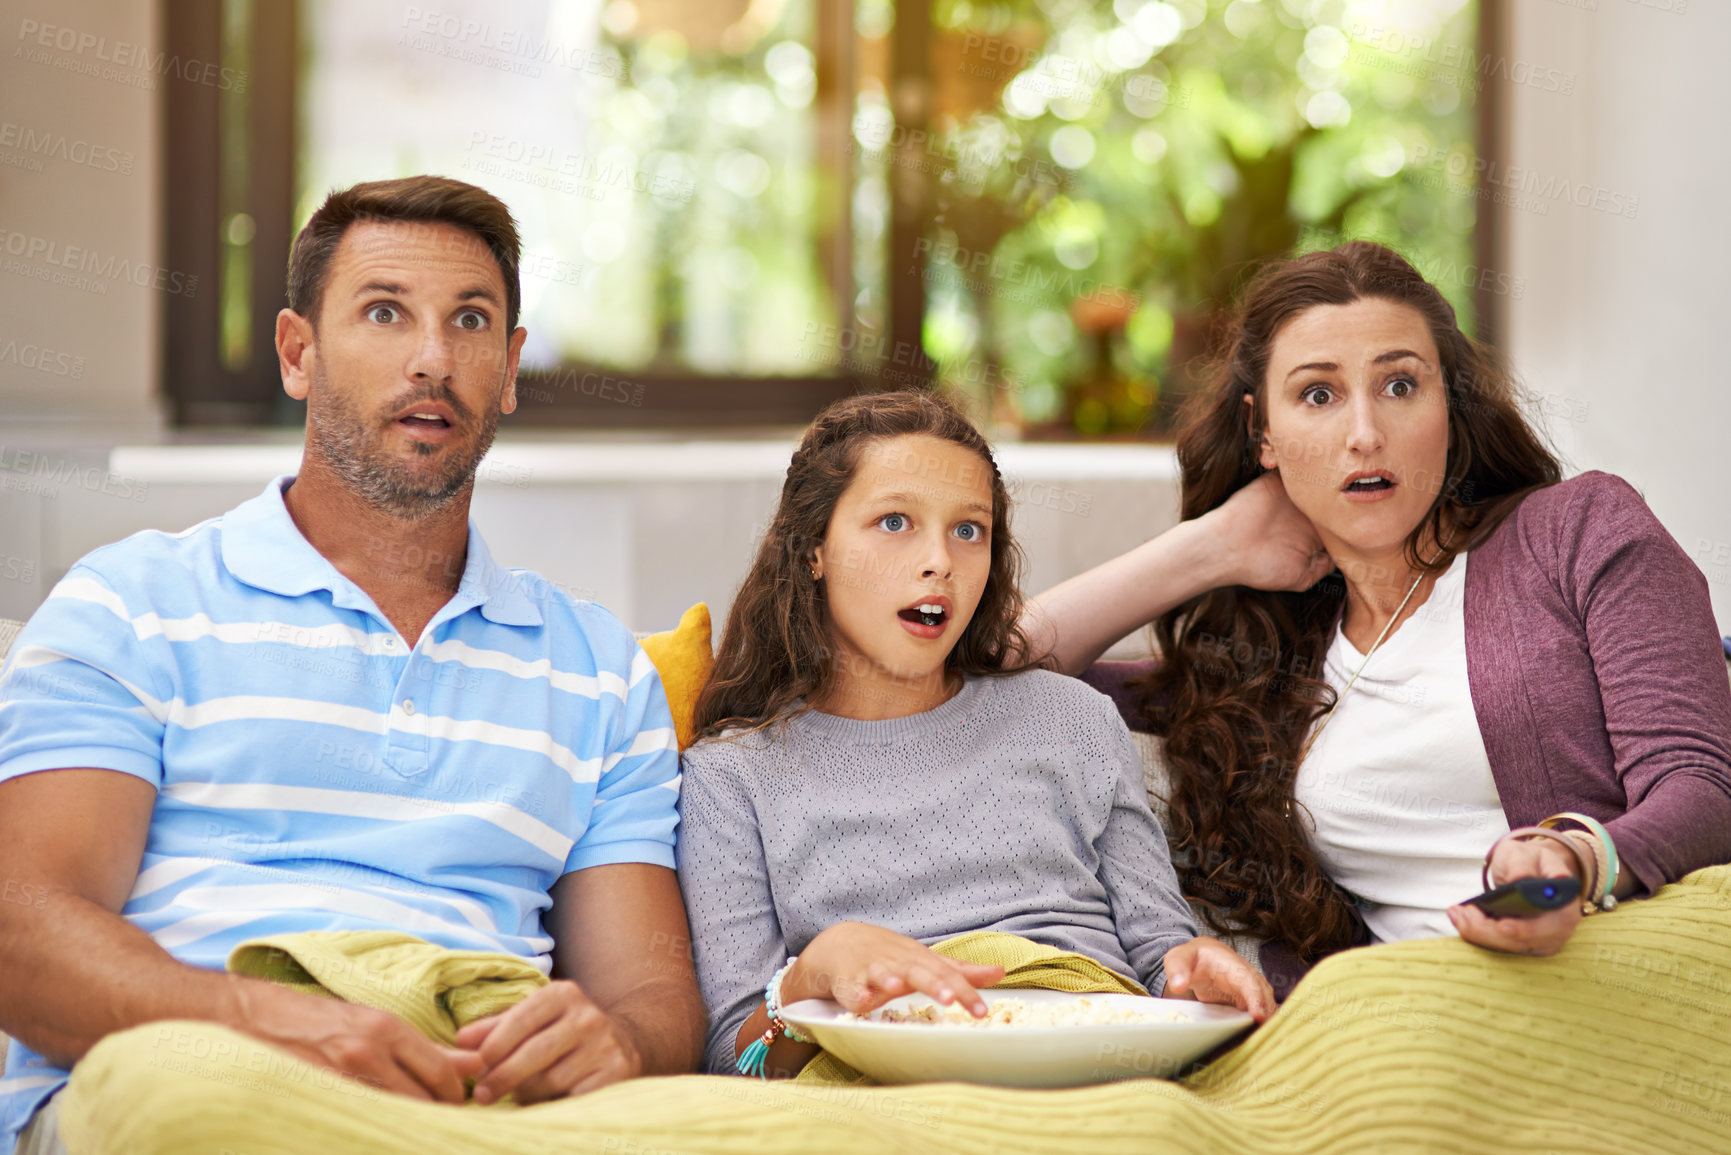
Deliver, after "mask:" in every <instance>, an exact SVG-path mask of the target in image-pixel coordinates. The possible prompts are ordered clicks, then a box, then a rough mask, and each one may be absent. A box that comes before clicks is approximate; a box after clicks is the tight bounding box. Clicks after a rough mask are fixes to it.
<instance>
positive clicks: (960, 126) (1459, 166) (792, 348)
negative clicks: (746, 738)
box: [164, 0, 1501, 437]
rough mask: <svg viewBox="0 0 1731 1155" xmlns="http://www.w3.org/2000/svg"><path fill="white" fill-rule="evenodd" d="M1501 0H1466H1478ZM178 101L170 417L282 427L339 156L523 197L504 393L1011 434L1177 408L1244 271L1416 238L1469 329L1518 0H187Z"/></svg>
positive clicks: (172, 147) (1149, 420)
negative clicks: (208, 73)
mask: <svg viewBox="0 0 1731 1155" xmlns="http://www.w3.org/2000/svg"><path fill="white" fill-rule="evenodd" d="M1481 7H1482V8H1483V9H1484V13H1483V18H1482V19H1481V11H1480V9H1481ZM167 9H168V15H167V21H168V25H167V32H168V39H169V47H170V49H171V50H179V51H181V52H182V53H183V54H187V55H193V56H199V57H200V58H202V59H218V58H220V60H221V61H222V63H223V65H224V66H225V67H228V68H231V69H233V70H234V74H235V75H237V76H242V77H246V78H247V81H246V83H242V84H236V85H233V86H230V88H228V89H214V88H206V87H202V86H176V88H177V89H179V88H185V89H192V88H195V87H197V88H199V90H198V91H171V92H170V93H169V95H168V109H167V115H168V132H167V151H168V158H167V160H168V169H169V172H170V173H171V174H172V175H171V177H170V182H171V190H170V192H171V195H170V198H169V201H170V203H169V210H168V221H167V244H168V247H169V250H170V256H171V258H172V263H174V265H175V267H179V268H188V269H191V270H193V271H198V272H204V273H206V274H207V275H209V276H210V277H211V278H212V280H213V281H214V282H215V283H217V284H218V286H219V292H218V293H217V294H214V295H213V299H210V300H206V299H204V298H201V299H199V300H197V301H191V302H187V301H176V302H173V303H172V304H171V307H170V313H169V316H168V319H167V325H168V332H167V334H166V338H167V339H166V340H165V343H164V344H165V354H164V355H165V361H166V371H165V380H166V381H167V382H168V383H169V387H170V392H171V395H172V397H173V400H174V402H175V412H176V415H177V419H178V420H179V421H180V422H181V423H183V424H188V425H212V424H258V423H270V422H277V423H296V422H298V421H299V420H300V407H299V406H298V405H295V404H294V403H293V402H290V401H289V400H288V399H287V398H285V397H283V396H282V394H281V390H280V387H279V385H278V374H277V368H276V361H275V354H274V350H273V349H272V347H271V335H272V332H273V328H274V315H275V313H276V311H277V309H278V308H280V307H281V304H282V281H283V270H284V268H285V265H286V261H287V252H288V245H289V241H290V239H291V237H292V234H293V231H294V230H295V229H296V228H298V226H299V224H300V223H302V222H303V221H304V220H305V218H306V216H307V215H308V214H309V213H310V212H311V211H312V209H313V208H314V207H315V206H316V205H317V203H318V201H319V200H320V199H321V198H322V197H323V195H324V194H325V192H326V191H328V190H329V189H330V188H332V187H336V186H340V185H344V184H348V183H351V182H354V181H357V180H365V179H376V178H380V177H387V176H397V175H403V174H407V173H413V172H441V173H445V174H446V175H450V176H455V177H458V178H460V179H465V180H469V181H472V182H473V183H476V184H479V185H481V186H483V187H485V188H488V189H490V190H491V191H493V192H494V193H495V194H497V195H499V196H500V197H501V198H502V199H503V200H505V202H506V203H507V204H509V205H510V206H511V208H512V210H513V212H514V213H515V214H516V215H517V217H518V219H519V221H520V223H521V224H522V226H523V233H524V237H525V252H524V259H523V300H524V322H523V323H524V324H525V325H526V326H527V327H528V329H529V331H530V341H529V345H528V346H527V348H526V350H525V358H524V364H525V374H524V378H523V381H522V383H521V390H520V393H521V399H522V402H523V404H522V406H521V408H520V409H519V412H518V414H517V415H515V416H514V417H513V418H512V419H511V421H512V422H513V423H516V424H535V423H544V424H578V425H584V426H591V427H594V426H652V425H680V426H696V427H713V426H717V425H736V426H737V425H761V424H772V423H796V422H801V421H804V420H806V419H808V418H809V417H810V416H811V415H812V414H814V413H815V412H816V411H817V410H818V409H819V408H821V407H822V406H823V405H824V404H826V403H827V402H828V401H830V400H831V399H833V398H835V397H837V396H842V395H846V394H848V393H851V392H853V391H855V390H857V389H860V388H895V387H906V386H924V385H929V384H935V385H937V386H939V387H941V388H944V389H946V390H949V391H951V392H953V393H955V394H956V395H958V396H960V397H963V398H965V399H966V401H967V402H968V404H969V405H970V407H971V408H972V410H973V412H974V413H975V415H976V416H977V417H979V418H981V419H982V420H983V421H984V422H986V423H987V424H989V425H990V426H992V427H994V429H995V430H996V431H998V432H999V433H1010V434H1020V435H1026V436H1060V437H1074V436H1077V435H1083V436H1148V435H1150V434H1153V435H1158V434H1159V433H1160V432H1161V431H1162V430H1163V429H1164V428H1165V427H1166V425H1167V423H1168V422H1169V420H1170V417H1171V414H1172V412H1173V409H1174V407H1175V405H1176V403H1177V401H1178V400H1179V399H1181V397H1182V396H1183V394H1184V392H1185V390H1186V389H1187V388H1188V387H1189V383H1190V377H1189V374H1190V372H1191V367H1192V365H1193V364H1194V359H1195V358H1196V356H1197V355H1198V354H1200V353H1201V352H1202V351H1203V350H1204V346H1205V345H1206V342H1207V340H1208V338H1209V336H1210V335H1211V334H1212V333H1213V332H1214V331H1215V328H1216V326H1217V323H1218V315H1219V314H1218V310H1219V302H1221V301H1223V300H1226V299H1228V298H1229V297H1230V295H1231V293H1232V291H1233V290H1234V288H1235V287H1236V285H1237V284H1238V283H1239V282H1240V280H1241V278H1242V277H1243V276H1244V275H1245V274H1246V273H1247V272H1248V270H1249V269H1250V268H1251V267H1253V265H1254V264H1255V263H1256V262H1257V261H1259V260H1261V259H1264V258H1266V257H1268V256H1272V255H1275V254H1278V253H1281V252H1286V251H1289V250H1291V249H1293V248H1306V247H1317V246H1321V245H1328V244H1334V243H1338V241H1339V240H1341V239H1345V238H1347V237H1369V238H1373V239H1380V240H1385V241H1387V242H1389V243H1392V244H1394V245H1395V247H1397V248H1400V249H1402V250H1403V251H1404V252H1406V253H1407V254H1408V256H1409V257H1411V258H1412V259H1413V260H1414V261H1415V263H1417V264H1418V265H1419V266H1420V268H1421V269H1423V270H1424V271H1425V272H1426V273H1427V274H1428V275H1430V276H1431V277H1432V278H1433V279H1434V280H1436V281H1438V282H1439V283H1440V284H1441V285H1442V286H1443V288H1444V290H1445V292H1448V293H1449V294H1450V296H1451V299H1453V300H1454V301H1455V302H1456V305H1457V308H1458V309H1459V310H1460V312H1461V314H1462V316H1463V319H1474V320H1475V321H1476V323H1477V324H1478V325H1479V327H1480V329H1481V331H1483V330H1485V329H1487V328H1490V327H1492V326H1493V325H1494V320H1495V305H1496V298H1495V295H1494V293H1487V292H1485V291H1484V290H1483V287H1482V286H1481V285H1480V284H1479V281H1480V280H1482V278H1478V277H1477V276H1476V272H1475V270H1478V269H1481V268H1483V267H1487V266H1489V267H1494V262H1489V261H1487V260H1486V259H1485V257H1486V254H1487V252H1494V249H1490V248H1487V246H1489V245H1490V244H1492V243H1493V242H1494V241H1495V239H1496V229H1495V218H1494V215H1493V214H1488V213H1481V212H1480V211H1479V208H1480V206H1481V204H1483V203H1484V202H1482V201H1480V200H1479V198H1478V191H1479V190H1478V188H1477V186H1476V184H1475V182H1474V177H1473V174H1474V173H1476V172H1477V171H1479V170H1480V169H1481V168H1482V167H1483V166H1482V165H1479V164H1478V163H1477V162H1478V158H1479V157H1480V156H1482V155H1483V154H1484V153H1485V151H1486V150H1487V149H1488V148H1489V147H1490V146H1493V145H1494V144H1495V143H1496V140H1497V138H1498V135H1499V134H1498V131H1497V124H1496V120H1495V108H1494V105H1495V104H1496V100H1495V96H1496V90H1497V87H1498V85H1499V84H1500V83H1501V81H1500V80H1499V78H1498V74H1497V70H1496V68H1495V66H1494V55H1493V54H1492V53H1491V51H1490V45H1492V44H1493V43H1494V32H1495V24H1496V21H1495V20H1494V19H1492V13H1493V11H1494V10H1497V9H1500V4H1498V3H1496V0H1483V3H1482V5H1481V4H1475V3H1471V2H1470V0H1411V2H1409V3H1403V4H1401V5H1387V4H1385V3H1382V0H1370V2H1366V0H1213V2H1210V0H1008V2H999V3H984V2H980V0H918V2H915V0H902V2H900V3H891V2H890V0H600V2H599V3H576V2H567V0H493V2H483V0H437V2H436V3H425V4H422V5H404V6H401V7H397V6H377V5H359V6H357V5H352V4H343V3H340V2H339V0H299V2H298V3H287V4H284V3H277V4H265V3H263V2H262V0H193V2H191V3H186V4H175V5H169V6H167Z"/></svg>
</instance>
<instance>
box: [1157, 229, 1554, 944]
mask: <svg viewBox="0 0 1731 1155" xmlns="http://www.w3.org/2000/svg"><path fill="white" fill-rule="evenodd" d="M1367 298H1369V299H1379V300H1386V301H1393V302H1396V303H1399V304H1402V305H1406V306H1409V307H1411V308H1412V309H1415V310H1416V311H1417V312H1418V313H1419V314H1420V315H1421V316H1423V317H1424V319H1425V322H1426V324H1427V326H1428V327H1429V329H1430V333H1431V336H1432V337H1433V338H1434V339H1435V341H1436V347H1437V352H1438V353H1439V355H1440V357H1441V368H1442V377H1443V382H1444V385H1445V396H1446V402H1447V405H1448V430H1449V447H1448V457H1447V467H1446V470H1445V476H1444V478H1443V479H1442V480H1441V483H1440V484H1439V485H1438V486H1437V496H1436V499H1435V500H1434V501H1433V502H1432V504H1431V506H1430V508H1429V510H1428V511H1427V512H1426V513H1425V515H1424V517H1423V518H1422V519H1421V521H1420V523H1419V524H1418V526H1416V527H1415V528H1414V529H1413V531H1412V533H1411V534H1410V535H1409V536H1408V537H1407V540H1406V560H1407V563H1408V564H1409V565H1410V566H1411V567H1412V568H1413V570H1414V572H1417V571H1419V570H1425V571H1429V572H1441V571H1442V570H1444V569H1446V568H1447V567H1448V565H1449V563H1450V562H1451V561H1453V559H1454V557H1455V556H1456V555H1457V554H1458V553H1460V552H1463V551H1465V550H1469V549H1471V548H1472V547H1473V546H1474V545H1476V544H1478V543H1479V542H1481V541H1483V540H1484V539H1485V537H1486V536H1487V535H1488V534H1489V533H1490V532H1491V530H1493V529H1494V528H1495V527H1496V525H1497V524H1498V522H1499V521H1500V520H1501V519H1502V518H1503V517H1504V516H1505V515H1506V514H1507V513H1508V512H1509V511H1510V510H1511V509H1513V508H1514V506H1515V505H1516V504H1517V503H1518V502H1519V501H1520V500H1521V498H1522V497H1523V496H1525V495H1526V494H1527V493H1528V492H1530V491H1532V490H1534V489H1536V488H1538V487H1541V486H1545V485H1550V484H1553V483H1555V482H1557V481H1559V480H1561V476H1562V473H1561V468H1560V466H1559V464H1558V462H1557V459H1556V457H1555V456H1554V455H1553V454H1552V452H1551V451H1550V450H1549V449H1548V448H1547V447H1546V445H1545V443H1544V441H1543V439H1542V438H1541V437H1540V436H1539V434H1538V433H1536V432H1535V431H1534V429H1533V428H1532V426H1531V425H1529V423H1528V422H1527V420H1526V418H1525V417H1524V416H1523V414H1522V412H1521V410H1520V407H1519V404H1518V400H1517V396H1516V389H1515V385H1514V382H1513V380H1512V379H1511V378H1510V376H1509V374H1508V373H1507V371H1506V370H1505V369H1504V368H1503V367H1502V366H1501V364H1500V363H1499V361H1498V360H1497V359H1496V357H1495V356H1494V355H1493V354H1492V353H1491V352H1490V350H1488V349H1487V348H1485V347H1484V346H1482V345H1480V344H1478V343H1477V342H1475V341H1474V340H1472V339H1471V338H1470V337H1468V336H1466V335H1465V334H1464V333H1462V332H1461V330H1460V326H1459V325H1458V324H1457V322H1456V320H1455V314H1454V309H1453V308H1452V307H1451V306H1450V305H1449V303H1448V301H1447V300H1446V299H1445V298H1444V297H1443V295H1442V294H1441V293H1440V292H1438V291H1437V289H1436V287H1435V286H1433V285H1431V284H1430V283H1429V282H1427V281H1426V280H1425V279H1424V277H1422V276H1421V275H1420V274H1419V273H1418V271H1417V270H1416V269H1414V268H1413V267H1412V266H1411V265H1410V264H1408V263H1407V262H1406V261H1405V260H1404V259H1403V258H1401V256H1400V255H1399V254H1397V253H1395V252H1393V251H1392V250H1390V249H1387V248H1384V247H1383V246H1381V245H1376V244H1370V243H1367V242H1363V241H1354V242H1352V243H1349V244H1345V245H1341V246H1340V247H1339V248H1336V249H1334V250H1332V251H1327V252H1315V253H1309V254H1306V255H1304V256H1300V257H1294V258H1288V259H1284V260H1281V261H1278V262H1276V263H1274V264H1272V265H1270V266H1268V267H1266V268H1264V269H1263V270H1261V271H1260V272H1259V273H1258V274H1257V275H1256V276H1255V277H1254V278H1253V279H1252V280H1251V282H1250V284H1249V286H1248V287H1247V289H1246V291H1245V292H1244V294H1243V296H1242V298H1241V305H1240V307H1239V309H1238V310H1237V314H1236V316H1235V318H1234V320H1233V323H1232V324H1231V326H1230V327H1229V328H1228V329H1227V331H1226V334H1225V337H1224V340H1223V343H1222V347H1221V349H1220V350H1219V351H1218V354H1217V356H1216V358H1215V360H1214V362H1213V364H1212V366H1211V372H1210V376H1209V383H1208V384H1207V386H1206V387H1205V388H1203V389H1201V390H1199V391H1198V393H1197V394H1196V395H1195V396H1193V397H1192V398H1191V400H1190V402H1189V404H1188V405H1187V406H1186V409H1185V410H1184V413H1183V415H1182V417H1181V419H1180V432H1179V434H1178V460H1179V466H1180V470H1181V481H1180V485H1181V501H1182V507H1183V513H1182V516H1183V517H1184V518H1186V519H1189V518H1193V517H1199V516H1201V515H1202V514H1204V513H1207V512H1208V511H1209V510H1211V509H1214V508H1216V507H1217V506H1219V505H1221V504H1222V503H1223V502H1225V501H1226V499H1227V498H1229V497H1231V496H1232V495H1233V494H1234V493H1236V492H1237V491H1238V490H1239V489H1241V488H1243V487H1244V486H1245V485H1248V484H1249V483H1250V482H1251V481H1253V480H1255V479H1256V477H1257V476H1258V475H1260V474H1261V473H1263V472H1264V470H1263V469H1262V466H1261V464H1260V462H1259V449H1260V445H1261V442H1262V438H1263V431H1264V430H1266V428H1267V424H1266V423H1267V390H1266V388H1265V378H1266V374H1267V368H1268V358H1269V351H1270V348H1271V346H1272V344H1273V342H1274V340H1275V338H1276V336H1277V335H1278V334H1279V333H1280V331H1281V329H1282V328H1283V327H1284V326H1285V325H1286V324H1287V322H1289V321H1291V320H1292V319H1293V318H1295V317H1297V316H1298V315H1299V314H1301V313H1303V312H1304V311H1305V310H1307V309H1311V308H1314V307H1316V306H1318V305H1345V304H1350V303H1352V302H1354V301H1358V300H1363V299H1367ZM1247 397H1248V398H1250V399H1251V406H1250V407H1249V408H1250V411H1251V412H1250V421H1249V428H1248V429H1247V423H1246V420H1245V417H1246V406H1245V404H1244V399H1245V398H1247ZM1437 542H1443V543H1446V544H1445V545H1444V548H1443V549H1442V551H1441V552H1440V553H1438V554H1437V555H1436V556H1434V557H1433V558H1430V559H1425V558H1421V557H1420V556H1419V550H1420V549H1421V548H1426V549H1429V548H1433V547H1432V546H1431V545H1429V544H1427V543H1437ZM1345 598H1346V585H1345V582H1344V581H1343V579H1342V578H1341V577H1340V575H1339V574H1338V573H1335V574H1333V575H1331V576H1330V577H1328V578H1326V579H1324V580H1323V581H1321V582H1319V583H1318V584H1317V585H1315V586H1313V587H1312V588H1310V589H1309V590H1306V591H1304V592H1302V593H1280V592H1266V591H1262V590H1254V589H1250V588H1248V587H1244V586H1233V587H1226V588H1223V589H1217V590H1213V591H1211V592H1209V593H1206V594H1203V595H1202V596H1200V597H1198V598H1195V599H1193V600H1191V601H1189V602H1187V603H1185V604H1183V605H1181V606H1178V607H1177V608H1175V609H1173V610H1171V611H1170V612H1168V613H1165V614H1163V615H1161V616H1160V617H1159V618H1158V619H1157V620H1156V621H1155V623H1154V626H1153V633H1154V641H1155V644H1156V646H1157V648H1158V651H1159V653H1160V654H1161V655H1162V656H1163V660H1162V661H1161V663H1160V665H1159V666H1158V668H1157V669H1156V670H1155V671H1154V673H1153V674H1152V676H1151V677H1150V678H1149V679H1147V681H1145V682H1144V683H1143V686H1142V689H1143V698H1142V709H1143V711H1144V714H1145V715H1146V718H1147V721H1148V722H1149V723H1150V729H1151V730H1153V732H1154V733H1156V734H1159V735H1160V736H1161V737H1163V738H1164V739H1165V760H1166V763H1167V766H1168V768H1169V771H1170V775H1171V779H1170V781H1171V785H1170V795H1169V797H1168V799H1167V802H1168V805H1169V812H1170V815H1171V819H1170V826H1171V829H1170V830H1169V831H1168V834H1169V836H1170V840H1171V845H1172V851H1173V861H1174V865H1175V866H1177V868H1178V873H1179V878H1180V881H1181V882H1182V884H1183V887H1184V891H1185V893H1186V895H1187V896H1188V897H1189V898H1190V899H1191V900H1192V901H1193V902H1195V903H1196V904H1197V906H1199V907H1200V908H1201V910H1202V912H1203V914H1204V916H1205V918H1206V919H1207V921H1208V922H1209V923H1210V925H1211V926H1212V927H1213V928H1214V929H1215V930H1217V931H1222V932H1224V931H1230V930H1243V931H1248V932H1250V933H1253V934H1256V935H1258V936H1261V937H1265V938H1279V939H1282V940H1284V941H1285V942H1286V943H1287V944H1288V945H1289V946H1290V947H1292V948H1293V950H1294V951H1296V952H1297V954H1298V955H1299V956H1300V957H1301V958H1302V959H1304V960H1306V961H1311V960H1314V959H1316V958H1319V957H1321V956H1322V955H1324V954H1328V953H1330V952H1332V951H1335V950H1339V949H1341V948H1343V947H1345V946H1349V945H1351V943H1352V942H1353V940H1354V936H1355V933H1356V930H1357V926H1358V919H1357V915H1356V911H1355V909H1354V903H1353V899H1352V897H1351V896H1350V895H1348V894H1346V893H1345V892H1344V891H1342V890H1341V889H1340V888H1338V887H1337V886H1335V885H1334V884H1333V883H1332V882H1331V881H1330V879H1329V878H1328V875H1327V874H1326V873H1325V872H1324V871H1323V869H1322V865H1321V863H1320V862H1319V861H1318V859H1317V856H1316V852H1315V850H1314V849H1313V847H1312V845H1311V842H1310V839H1309V837H1308V834H1307V832H1306V830H1305V828H1304V827H1303V826H1301V825H1300V821H1299V814H1300V809H1301V808H1300V806H1299V804H1298V802H1297V801H1296V799H1295V798H1294V796H1293V786H1294V781H1295V779H1296V776H1297V771H1298V762H1299V759H1300V756H1301V748H1302V744H1303V743H1304V741H1305V738H1306V735H1307V734H1308V733H1309V731H1310V729H1311V727H1312V726H1313V725H1314V724H1315V723H1316V721H1317V720H1318V719H1319V718H1320V717H1321V716H1322V715H1323V713H1324V712H1325V711H1326V710H1327V709H1328V707H1329V705H1330V704H1331V703H1332V702H1333V697H1334V696H1333V691H1332V690H1330V689H1329V687H1328V685H1327V684H1326V683H1325V682H1324V681H1323V680H1322V678H1321V676H1320V675H1321V671H1322V659H1323V656H1324V654H1325V653H1326V652H1327V649H1328V645H1329V642H1330V640H1331V638H1332V635H1333V632H1334V628H1335V625H1336V623H1337V622H1338V621H1339V619H1340V615H1341V612H1342V609H1343V606H1344V603H1345Z"/></svg>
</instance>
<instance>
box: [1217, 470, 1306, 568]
mask: <svg viewBox="0 0 1731 1155" xmlns="http://www.w3.org/2000/svg"><path fill="white" fill-rule="evenodd" d="M1197 520H1198V521H1201V522H1208V523H1210V524H1209V530H1210V532H1211V535H1212V536H1213V538H1214V540H1215V543H1216V547H1217V548H1218V549H1219V550H1220V551H1221V563H1222V565H1223V566H1224V572H1225V580H1224V581H1223V582H1222V584H1224V585H1241V586H1250V587H1251V588H1252V589H1259V590H1307V589H1309V588H1310V587H1311V586H1313V585H1315V584H1316V583H1317V582H1319V581H1321V580H1322V579H1323V578H1325V577H1327V576H1328V574H1329V571H1330V570H1332V569H1334V562H1333V561H1331V560H1330V559H1329V556H1328V553H1327V551H1326V550H1324V549H1323V547H1322V539H1321V538H1319V537H1317V536H1316V529H1315V527H1313V526H1312V525H1311V524H1310V519H1309V518H1307V517H1305V516H1304V515H1303V514H1302V513H1300V512H1299V511H1298V507H1297V506H1296V505H1294V504H1292V499H1291V498H1290V497H1288V496H1286V487H1285V486H1284V485H1282V484H1281V481H1280V474H1278V473H1276V472H1274V471H1272V470H1270V471H1269V472H1267V473H1264V474H1263V475H1262V476H1261V477H1258V478H1257V479H1256V480H1255V481H1252V482H1251V483H1250V484H1249V485H1246V486H1245V487H1244V488H1243V489H1240V490H1239V491H1238V492H1237V493H1235V494H1233V495H1232V496H1231V497H1229V498H1227V499H1226V502H1225V503H1224V504H1223V505H1221V506H1220V507H1219V508H1218V509H1213V510H1210V511H1209V512H1207V513H1205V514H1203V515H1202V516H1201V517H1200V518H1198V519H1197Z"/></svg>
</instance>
